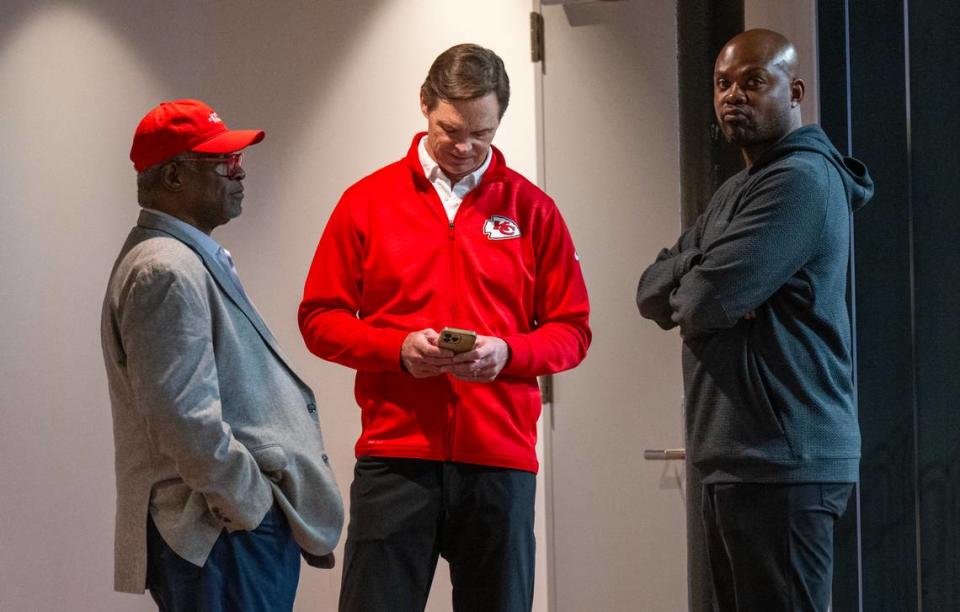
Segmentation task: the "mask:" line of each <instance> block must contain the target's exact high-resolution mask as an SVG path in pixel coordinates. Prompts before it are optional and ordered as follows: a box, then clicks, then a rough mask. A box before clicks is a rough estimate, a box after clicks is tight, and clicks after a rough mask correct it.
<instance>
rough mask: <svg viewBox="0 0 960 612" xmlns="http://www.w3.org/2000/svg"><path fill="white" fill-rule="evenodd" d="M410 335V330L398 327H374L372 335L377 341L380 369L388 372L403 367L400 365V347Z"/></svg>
mask: <svg viewBox="0 0 960 612" xmlns="http://www.w3.org/2000/svg"><path fill="white" fill-rule="evenodd" d="M408 335H409V333H408V332H405V331H401V330H398V329H385V328H374V330H373V333H372V336H373V339H374V342H375V353H376V356H377V361H378V362H379V366H380V368H379V369H382V370H385V371H387V372H399V371H400V370H401V369H402V368H401V367H400V348H401V347H402V346H403V341H404V340H406V338H407V336H408Z"/></svg>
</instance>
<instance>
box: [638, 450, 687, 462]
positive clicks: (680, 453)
mask: <svg viewBox="0 0 960 612" xmlns="http://www.w3.org/2000/svg"><path fill="white" fill-rule="evenodd" d="M643 458H644V459H646V460H647V461H675V460H680V459H686V458H687V449H685V448H662V449H650V448H648V449H646V450H645V451H643Z"/></svg>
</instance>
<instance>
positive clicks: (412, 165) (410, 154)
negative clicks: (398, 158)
mask: <svg viewBox="0 0 960 612" xmlns="http://www.w3.org/2000/svg"><path fill="white" fill-rule="evenodd" d="M426 135H427V133H426V132H418V133H417V134H416V135H415V136H414V137H413V142H412V143H411V144H410V149H409V150H408V151H407V156H406V158H405V160H406V163H407V167H408V168H409V169H410V172H411V173H412V174H413V179H414V182H415V183H416V184H417V186H418V187H420V188H422V189H423V188H430V189H432V188H433V187H432V186H431V185H430V179H429V178H428V177H427V175H426V174H424V173H423V165H422V164H421V163H420V151H419V147H420V140H421V139H422V138H423V137H424V136H426ZM490 151H491V156H490V166H489V167H488V168H487V170H486V172H484V173H483V176H482V177H481V178H480V183H479V184H478V185H477V187H482V186H484V185H486V184H488V183H490V182H493V181H502V180H504V179H505V178H506V176H507V173H506V171H505V169H506V167H507V164H506V162H505V161H504V158H503V153H501V152H500V149H498V148H497V147H495V146H493V145H491V146H490Z"/></svg>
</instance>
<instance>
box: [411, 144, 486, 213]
mask: <svg viewBox="0 0 960 612" xmlns="http://www.w3.org/2000/svg"><path fill="white" fill-rule="evenodd" d="M417 152H418V153H419V155H420V165H421V166H423V173H424V175H426V177H427V179H429V181H430V184H431V185H433V188H434V189H435V190H436V191H437V195H439V196H440V201H441V202H442V203H443V209H444V210H445V211H447V220H449V221H450V223H453V217H454V216H455V215H456V214H457V209H458V208H460V202H462V201H463V198H465V197H466V196H467V194H468V193H470V192H471V191H472V190H473V188H474V187H476V186H477V185H479V184H480V179H481V177H483V173H484V172H486V171H487V168H489V167H490V157H491V155H492V153H493V152H492V151H487V158H486V159H485V160H483V163H482V164H480V167H479V168H477V169H476V170H474V171H473V172H471V173H470V174H468V175H467V176H465V177H463V178H462V179H460V180H459V181H457V184H456V185H451V184H450V179H449V178H447V175H446V174H444V173H443V170H441V169H440V165H439V164H437V162H435V161H433V158H432V157H430V154H429V153H427V137H426V136H424V137H423V138H421V139H420V146H418V147H417Z"/></svg>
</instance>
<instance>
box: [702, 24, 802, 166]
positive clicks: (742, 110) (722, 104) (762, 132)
mask: <svg viewBox="0 0 960 612" xmlns="http://www.w3.org/2000/svg"><path fill="white" fill-rule="evenodd" d="M713 77H714V88H713V105H714V110H715V111H716V113H717V122H718V123H719V124H720V128H721V130H723V133H724V135H725V136H726V137H727V140H729V141H730V142H732V143H733V144H735V145H737V146H739V147H740V148H741V150H742V151H743V155H744V159H745V160H746V161H747V164H750V163H752V162H753V159H755V157H756V155H757V154H759V153H760V152H762V151H763V150H764V149H766V148H767V147H768V146H770V145H771V144H773V143H774V142H776V141H777V140H779V139H780V138H783V137H784V136H786V135H787V134H789V133H790V132H792V131H793V130H795V129H797V128H798V127H800V126H801V125H802V121H801V117H800V102H801V101H802V100H803V93H804V84H803V81H802V80H800V79H799V78H797V50H796V48H795V47H794V46H793V43H791V42H790V41H789V40H787V39H786V38H785V37H784V36H783V35H782V34H778V33H777V32H773V31H771V30H760V29H758V30H747V31H746V32H743V33H741V34H738V35H737V36H735V37H733V38H732V39H731V40H730V41H729V42H728V43H727V44H726V45H724V46H723V49H721V50H720V54H719V55H718V56H717V61H716V63H715V64H714V74H713Z"/></svg>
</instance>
